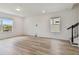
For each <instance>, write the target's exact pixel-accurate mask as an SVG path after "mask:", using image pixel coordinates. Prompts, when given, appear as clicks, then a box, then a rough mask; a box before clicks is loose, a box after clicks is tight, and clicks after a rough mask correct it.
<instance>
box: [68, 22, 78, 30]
mask: <svg viewBox="0 0 79 59" xmlns="http://www.w3.org/2000/svg"><path fill="white" fill-rule="evenodd" d="M78 25H79V22H78V23H76V24H74V25H72V26H70V27H69V28H67V30H68V29H71V28H74V27H76V26H78Z"/></svg>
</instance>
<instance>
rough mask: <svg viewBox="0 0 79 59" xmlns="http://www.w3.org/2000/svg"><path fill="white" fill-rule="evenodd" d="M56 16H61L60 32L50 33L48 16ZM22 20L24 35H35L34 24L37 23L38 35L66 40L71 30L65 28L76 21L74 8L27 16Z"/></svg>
mask: <svg viewBox="0 0 79 59" xmlns="http://www.w3.org/2000/svg"><path fill="white" fill-rule="evenodd" d="M57 16H60V17H61V32H60V33H51V32H50V24H49V19H50V17H57ZM24 22H25V23H24V30H25V32H24V33H25V34H26V35H35V24H38V28H37V33H38V36H40V37H49V38H57V39H64V40H68V39H69V37H70V35H71V34H70V33H71V32H70V31H68V30H67V28H68V27H69V26H71V25H72V24H74V23H76V22H77V14H76V8H75V9H69V10H68V9H67V10H63V11H59V12H54V13H49V14H46V15H41V16H34V17H29V18H26V19H25V21H24Z"/></svg>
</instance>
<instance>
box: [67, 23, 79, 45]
mask: <svg viewBox="0 0 79 59" xmlns="http://www.w3.org/2000/svg"><path fill="white" fill-rule="evenodd" d="M78 25H79V22H77V23H76V24H74V25H72V26H70V27H69V28H67V30H69V29H71V31H72V32H71V42H72V44H74V38H77V37H78V35H76V36H74V32H73V31H74V30H73V29H74V28H75V27H78ZM77 31H78V29H77Z"/></svg>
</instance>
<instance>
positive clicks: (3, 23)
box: [0, 18, 13, 32]
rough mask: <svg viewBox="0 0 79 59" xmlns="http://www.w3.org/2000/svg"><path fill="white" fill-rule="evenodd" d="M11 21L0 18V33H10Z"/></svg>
mask: <svg viewBox="0 0 79 59" xmlns="http://www.w3.org/2000/svg"><path fill="white" fill-rule="evenodd" d="M12 28H13V20H12V19H10V18H0V32H11V31H12Z"/></svg>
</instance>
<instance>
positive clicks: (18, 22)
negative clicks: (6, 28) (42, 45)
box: [0, 12, 23, 39]
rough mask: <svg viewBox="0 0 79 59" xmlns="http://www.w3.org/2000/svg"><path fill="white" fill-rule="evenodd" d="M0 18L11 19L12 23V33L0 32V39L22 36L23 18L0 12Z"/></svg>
mask: <svg viewBox="0 0 79 59" xmlns="http://www.w3.org/2000/svg"><path fill="white" fill-rule="evenodd" d="M0 17H8V18H12V19H13V21H14V23H13V24H14V25H13V32H1V33H0V39H3V38H8V37H12V36H17V35H23V18H22V17H18V16H14V15H10V14H5V13H1V12H0Z"/></svg>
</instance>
